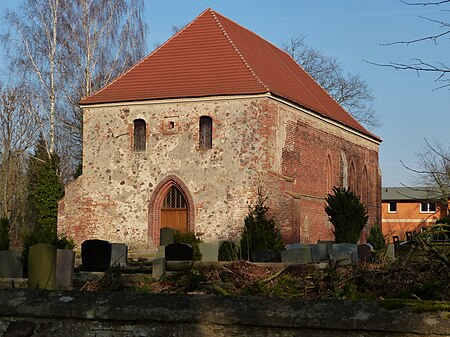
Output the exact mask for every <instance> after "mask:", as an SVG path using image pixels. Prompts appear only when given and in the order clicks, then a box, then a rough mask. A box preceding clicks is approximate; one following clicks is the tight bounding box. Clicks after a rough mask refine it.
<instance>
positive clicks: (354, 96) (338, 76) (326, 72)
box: [283, 36, 380, 130]
mask: <svg viewBox="0 0 450 337" xmlns="http://www.w3.org/2000/svg"><path fill="white" fill-rule="evenodd" d="M283 49H284V50H285V51H286V52H287V53H288V54H289V55H291V56H292V58H293V59H294V60H295V61H296V62H297V63H298V64H300V65H301V66H302V67H303V69H304V70H305V71H306V72H308V73H309V74H310V75H311V76H312V77H313V78H314V79H315V80H316V81H317V82H318V83H319V84H320V85H321V86H322V87H323V88H324V89H325V90H326V91H327V92H328V93H329V94H330V95H331V96H332V97H333V98H334V99H335V100H336V101H337V102H338V103H339V104H341V105H342V106H343V107H344V108H345V109H346V110H347V111H348V112H349V113H350V114H351V115H352V116H353V117H354V118H355V119H356V120H358V121H359V122H360V123H361V124H363V125H364V126H366V127H367V128H368V129H371V130H373V129H375V128H377V127H379V126H380V123H379V121H378V117H377V115H376V113H375V111H374V109H373V108H372V103H373V100H374V96H373V94H372V91H371V90H370V88H369V85H368V84H367V82H366V81H364V80H362V79H361V78H360V77H359V75H354V74H349V73H348V74H345V73H344V71H343V69H342V65H341V63H340V62H339V60H338V59H337V58H335V57H330V56H326V55H325V54H323V52H322V51H321V50H317V49H314V48H312V47H310V46H308V45H307V44H306V43H305V38H304V37H302V36H298V37H293V38H291V39H290V40H289V42H287V43H285V44H284V45H283Z"/></svg>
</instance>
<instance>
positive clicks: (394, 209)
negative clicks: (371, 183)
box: [388, 201, 397, 213]
mask: <svg viewBox="0 0 450 337" xmlns="http://www.w3.org/2000/svg"><path fill="white" fill-rule="evenodd" d="M388 213H397V203H396V202H395V201H391V202H389V205H388Z"/></svg>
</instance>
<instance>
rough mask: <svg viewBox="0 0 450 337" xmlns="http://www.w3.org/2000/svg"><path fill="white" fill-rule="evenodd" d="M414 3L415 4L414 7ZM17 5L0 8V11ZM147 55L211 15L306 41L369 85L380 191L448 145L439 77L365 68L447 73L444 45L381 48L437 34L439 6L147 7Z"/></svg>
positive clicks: (303, 1)
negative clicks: (417, 66)
mask: <svg viewBox="0 0 450 337" xmlns="http://www.w3.org/2000/svg"><path fill="white" fill-rule="evenodd" d="M411 1H412V0H411ZM15 6H17V5H16V1H14V0H10V1H8V0H2V1H1V2H0V11H1V12H2V13H3V12H4V10H5V8H12V9H14V8H15ZM145 6H146V8H145V13H144V20H145V21H146V23H147V25H148V32H147V51H148V52H151V51H152V50H153V49H154V47H155V46H156V45H157V44H161V43H163V42H164V41H166V40H167V39H168V38H170V36H171V35H172V34H173V29H172V27H173V26H176V27H182V26H184V25H186V24H187V23H189V22H190V21H192V20H193V19H195V18H196V17H197V16H198V15H199V14H200V13H201V12H202V11H204V10H205V9H206V8H212V9H213V10H215V11H217V12H219V13H220V14H222V15H224V16H226V17H228V18H229V19H231V20H233V21H235V22H237V23H239V24H240V25H242V26H244V27H246V28H248V29H250V30H251V31H253V32H255V33H256V34H258V35H260V36H261V37H263V38H264V39H266V40H268V41H269V42H271V43H273V44H274V45H276V46H279V47H282V45H283V44H284V43H286V42H287V41H288V40H289V39H290V38H291V37H296V36H304V37H305V41H306V43H307V44H308V45H310V46H311V47H314V48H316V49H320V50H321V51H322V52H323V53H324V54H325V55H328V56H332V57H336V58H338V59H339V61H340V62H341V64H342V66H343V68H344V70H345V71H346V72H349V73H351V74H358V75H359V76H360V77H361V79H363V80H365V81H366V82H368V84H369V87H370V88H371V89H372V92H373V94H374V96H375V101H374V105H373V108H374V109H375V112H376V113H377V115H378V118H379V121H380V123H381V124H382V125H381V127H379V128H377V129H375V130H372V131H373V132H374V133H375V134H376V135H378V136H380V137H381V138H382V140H383V142H382V143H381V145H380V154H379V159H380V167H381V173H382V179H383V186H385V187H387V186H390V187H392V186H401V185H402V184H404V185H407V186H418V185H419V184H420V181H419V180H418V178H417V175H416V174H414V173H413V172H412V171H410V170H408V169H406V168H405V167H404V166H403V165H402V163H401V162H403V163H404V164H405V165H406V166H408V167H412V168H418V165H419V160H418V156H417V154H418V153H419V152H421V151H423V150H424V149H425V148H426V142H425V140H427V141H429V142H430V143H434V142H440V143H442V144H444V145H447V146H449V145H450V137H449V119H448V117H449V115H450V92H449V89H446V88H443V89H437V88H438V87H439V86H440V84H439V83H436V82H435V79H436V77H437V75H436V74H434V75H433V74H420V75H419V76H418V74H416V73H415V72H412V71H411V72H408V71H396V70H394V69H391V68H386V67H378V66H374V65H372V64H370V63H368V62H367V61H369V62H374V63H381V64H386V63H389V62H391V61H392V62H404V63H408V62H410V61H411V60H412V59H413V58H420V59H422V60H424V61H429V62H432V63H434V62H443V63H446V62H447V65H448V66H450V60H449V58H450V57H449V55H450V41H449V37H444V38H443V39H442V40H438V41H437V44H435V43H433V42H432V41H427V42H422V43H418V44H410V45H392V46H383V45H382V44H386V43H390V42H396V41H407V40H412V39H416V38H420V37H424V36H428V35H433V34H437V33H439V32H442V29H441V27H440V26H439V25H438V24H437V23H434V22H432V21H430V20H427V18H428V19H433V20H442V21H445V22H450V18H449V16H450V12H444V11H442V8H439V7H437V6H408V5H406V4H404V3H402V2H400V1H397V0H377V1H369V0H339V1H337V0H316V1H311V0H278V1H274V0H271V1H269V0H164V1H148V0H147V1H145Z"/></svg>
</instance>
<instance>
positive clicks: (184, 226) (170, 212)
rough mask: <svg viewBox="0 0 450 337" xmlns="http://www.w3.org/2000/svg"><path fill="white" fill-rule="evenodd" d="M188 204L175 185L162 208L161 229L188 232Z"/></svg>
mask: <svg viewBox="0 0 450 337" xmlns="http://www.w3.org/2000/svg"><path fill="white" fill-rule="evenodd" d="M187 213H188V212H187V204H186V200H185V199H184V196H183V194H182V193H181V191H180V190H179V189H178V188H177V187H176V186H175V185H174V186H172V187H170V188H169V190H168V191H167V194H166V197H165V198H164V201H163V204H162V207H161V227H171V228H174V229H176V230H178V231H180V232H187V231H188V217H187Z"/></svg>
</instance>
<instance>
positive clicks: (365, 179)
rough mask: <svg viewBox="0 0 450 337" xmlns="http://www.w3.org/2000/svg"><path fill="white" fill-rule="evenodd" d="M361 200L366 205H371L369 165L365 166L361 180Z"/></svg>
mask: <svg viewBox="0 0 450 337" xmlns="http://www.w3.org/2000/svg"><path fill="white" fill-rule="evenodd" d="M361 201H362V202H363V203H364V205H365V206H366V208H367V207H369V174H368V172H367V166H364V169H363V175H362V181H361Z"/></svg>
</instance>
